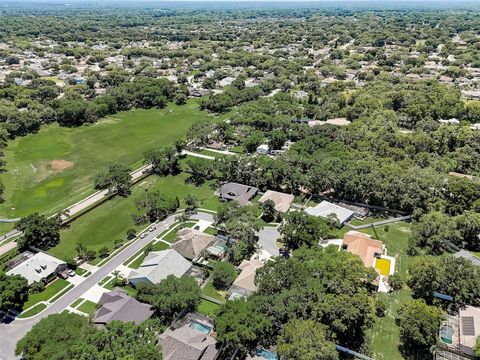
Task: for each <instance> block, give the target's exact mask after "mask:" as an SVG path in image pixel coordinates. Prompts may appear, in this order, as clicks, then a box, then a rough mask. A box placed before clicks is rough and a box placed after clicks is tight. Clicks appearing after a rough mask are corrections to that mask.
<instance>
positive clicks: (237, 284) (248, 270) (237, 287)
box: [228, 259, 264, 299]
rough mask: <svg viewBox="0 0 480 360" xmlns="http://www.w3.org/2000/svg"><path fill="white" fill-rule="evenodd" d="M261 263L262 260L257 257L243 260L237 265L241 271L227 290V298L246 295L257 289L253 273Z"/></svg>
mask: <svg viewBox="0 0 480 360" xmlns="http://www.w3.org/2000/svg"><path fill="white" fill-rule="evenodd" d="M263 265H264V264H263V262H262V261H260V260H258V259H252V260H243V261H242V263H241V264H240V265H239V266H238V269H239V270H240V271H241V272H240V275H238V277H237V278H236V279H235V281H234V282H233V284H232V286H231V287H230V290H229V291H228V293H229V299H235V298H239V297H247V296H249V295H250V294H251V293H253V292H255V291H257V286H256V285H255V273H256V272H257V269H260V268H261V267H263Z"/></svg>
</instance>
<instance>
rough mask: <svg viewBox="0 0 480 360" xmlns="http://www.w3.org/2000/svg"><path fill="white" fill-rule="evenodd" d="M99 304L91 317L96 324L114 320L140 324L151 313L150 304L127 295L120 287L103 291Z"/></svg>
mask: <svg viewBox="0 0 480 360" xmlns="http://www.w3.org/2000/svg"><path fill="white" fill-rule="evenodd" d="M99 305H101V306H100V308H99V309H98V310H97V312H96V313H95V318H94V319H93V323H94V324H97V325H106V324H108V323H110V322H112V321H114V320H119V321H123V322H130V321H133V322H134V323H135V324H140V323H141V322H142V321H145V320H147V319H149V318H150V316H152V314H153V310H152V309H151V308H150V305H147V304H143V303H141V302H140V301H138V300H136V299H134V298H132V297H130V296H128V295H127V293H126V292H125V291H123V290H121V289H115V290H113V291H110V292H107V293H104V294H103V295H102V297H101V298H100V301H99Z"/></svg>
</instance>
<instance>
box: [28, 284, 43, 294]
mask: <svg viewBox="0 0 480 360" xmlns="http://www.w3.org/2000/svg"><path fill="white" fill-rule="evenodd" d="M43 290H45V284H44V283H43V282H42V281H35V282H34V283H33V284H32V285H30V289H29V290H28V292H29V293H31V294H36V293H39V292H42V291H43Z"/></svg>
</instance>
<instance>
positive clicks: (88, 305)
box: [77, 300, 97, 315]
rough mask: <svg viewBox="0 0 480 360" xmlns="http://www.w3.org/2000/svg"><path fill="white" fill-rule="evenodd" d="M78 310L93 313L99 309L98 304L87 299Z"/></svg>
mask: <svg viewBox="0 0 480 360" xmlns="http://www.w3.org/2000/svg"><path fill="white" fill-rule="evenodd" d="M77 310H79V311H81V312H83V313H85V314H89V315H90V314H93V313H94V312H95V311H96V310H97V304H95V303H94V302H92V301H90V300H86V301H85V302H84V303H83V304H82V305H80V306H79V307H78V308H77Z"/></svg>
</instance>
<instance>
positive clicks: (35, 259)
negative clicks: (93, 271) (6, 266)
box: [7, 252, 67, 286]
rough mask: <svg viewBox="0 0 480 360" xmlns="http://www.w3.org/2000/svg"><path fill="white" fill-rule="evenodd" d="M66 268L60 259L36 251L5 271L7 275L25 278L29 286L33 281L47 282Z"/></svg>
mask: <svg viewBox="0 0 480 360" xmlns="http://www.w3.org/2000/svg"><path fill="white" fill-rule="evenodd" d="M66 268H67V265H66V264H65V262H63V261H62V260H59V259H57V258H55V257H53V256H51V255H48V254H45V253H43V252H38V253H36V254H34V255H33V254H32V255H31V256H28V257H27V259H26V260H25V261H23V262H21V263H20V264H18V265H17V266H15V267H14V268H13V269H11V270H9V271H7V275H21V276H23V277H24V278H25V279H27V281H28V285H29V286H30V285H32V284H33V283H34V282H43V283H47V282H49V281H50V280H52V279H53V278H55V277H56V276H57V274H58V273H59V272H60V271H63V270H65V269H66Z"/></svg>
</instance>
